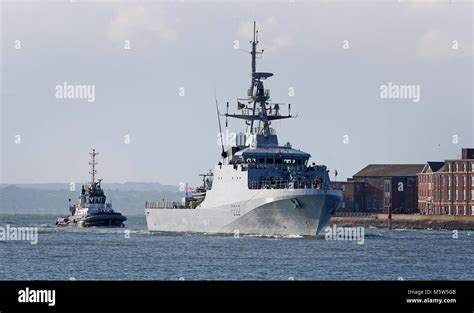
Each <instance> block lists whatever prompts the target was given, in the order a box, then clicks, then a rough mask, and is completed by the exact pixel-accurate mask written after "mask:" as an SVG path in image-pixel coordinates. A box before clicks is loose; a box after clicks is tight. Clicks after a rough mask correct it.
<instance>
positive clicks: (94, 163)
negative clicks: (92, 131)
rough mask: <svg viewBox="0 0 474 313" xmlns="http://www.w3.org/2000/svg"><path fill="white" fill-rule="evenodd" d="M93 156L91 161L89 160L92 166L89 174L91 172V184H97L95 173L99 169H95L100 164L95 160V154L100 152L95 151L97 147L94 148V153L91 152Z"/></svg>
mask: <svg viewBox="0 0 474 313" xmlns="http://www.w3.org/2000/svg"><path fill="white" fill-rule="evenodd" d="M89 154H90V156H91V162H89V165H90V166H91V171H90V172H89V174H91V185H94V184H95V174H97V170H96V169H95V166H96V165H97V164H98V163H97V162H96V161H95V156H96V155H98V154H99V153H98V152H95V149H92V153H89Z"/></svg>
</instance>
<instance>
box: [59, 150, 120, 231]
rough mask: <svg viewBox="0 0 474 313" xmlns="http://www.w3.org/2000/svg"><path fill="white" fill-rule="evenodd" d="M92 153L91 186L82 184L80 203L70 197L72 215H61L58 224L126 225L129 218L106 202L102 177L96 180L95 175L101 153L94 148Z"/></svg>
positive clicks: (82, 225) (87, 225)
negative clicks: (73, 202) (72, 203)
mask: <svg viewBox="0 0 474 313" xmlns="http://www.w3.org/2000/svg"><path fill="white" fill-rule="evenodd" d="M89 154H90V155H91V162H90V163H89V164H90V165H91V171H90V174H91V183H90V186H84V185H83V186H82V189H81V195H80V196H79V203H77V204H74V205H71V199H69V212H70V213H71V215H69V216H67V217H59V218H58V220H57V221H56V225H57V226H81V227H91V226H108V227H124V226H125V225H124V224H123V223H124V222H125V221H126V220H127V218H126V217H125V216H123V215H122V214H120V213H118V212H115V211H114V209H113V208H112V203H111V202H106V196H105V194H104V190H103V189H102V187H101V182H102V179H98V180H97V181H96V179H95V175H96V174H97V170H96V169H95V166H96V165H97V164H98V163H97V162H96V161H95V157H96V156H97V155H98V154H99V153H97V152H95V149H93V150H92V153H89Z"/></svg>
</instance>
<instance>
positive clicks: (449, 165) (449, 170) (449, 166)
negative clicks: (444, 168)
mask: <svg viewBox="0 0 474 313" xmlns="http://www.w3.org/2000/svg"><path fill="white" fill-rule="evenodd" d="M448 172H451V163H448Z"/></svg>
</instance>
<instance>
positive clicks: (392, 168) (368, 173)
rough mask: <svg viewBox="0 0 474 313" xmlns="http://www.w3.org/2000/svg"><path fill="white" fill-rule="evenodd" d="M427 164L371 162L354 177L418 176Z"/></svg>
mask: <svg viewBox="0 0 474 313" xmlns="http://www.w3.org/2000/svg"><path fill="white" fill-rule="evenodd" d="M424 166H425V164H369V165H367V166H366V167H364V168H363V169H362V170H360V171H359V172H357V173H356V174H354V175H353V177H390V176H417V174H418V173H419V172H421V171H422V170H423V167H424Z"/></svg>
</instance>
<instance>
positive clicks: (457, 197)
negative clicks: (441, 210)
mask: <svg viewBox="0 0 474 313" xmlns="http://www.w3.org/2000/svg"><path fill="white" fill-rule="evenodd" d="M456 200H459V193H458V190H457V189H456Z"/></svg>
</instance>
